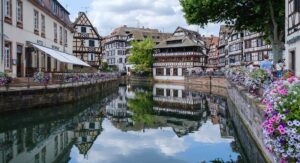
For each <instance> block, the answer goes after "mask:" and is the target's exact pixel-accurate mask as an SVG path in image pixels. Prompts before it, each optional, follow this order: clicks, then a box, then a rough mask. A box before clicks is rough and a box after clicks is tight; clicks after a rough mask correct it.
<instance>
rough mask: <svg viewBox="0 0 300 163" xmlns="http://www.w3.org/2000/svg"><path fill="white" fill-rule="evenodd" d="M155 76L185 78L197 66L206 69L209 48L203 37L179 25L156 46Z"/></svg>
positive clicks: (168, 78)
mask: <svg viewBox="0 0 300 163" xmlns="http://www.w3.org/2000/svg"><path fill="white" fill-rule="evenodd" d="M154 51H155V53H154V54H153V56H154V58H155V61H154V64H153V76H154V78H155V79H156V80H184V75H185V73H187V72H188V71H189V72H190V71H192V70H193V69H195V68H198V69H204V68H205V66H206V63H207V54H206V53H207V49H206V46H205V42H204V41H203V37H202V36H201V35H200V34H199V33H197V32H195V31H191V30H187V29H184V28H182V27H178V28H177V29H176V30H175V32H174V33H173V35H172V36H171V37H170V38H168V39H166V40H164V41H162V42H161V43H160V44H158V45H156V46H155V50H154Z"/></svg>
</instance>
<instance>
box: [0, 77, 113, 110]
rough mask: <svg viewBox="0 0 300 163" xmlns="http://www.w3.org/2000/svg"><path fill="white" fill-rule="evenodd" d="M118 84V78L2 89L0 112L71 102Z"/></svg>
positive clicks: (110, 88) (0, 93)
mask: <svg viewBox="0 0 300 163" xmlns="http://www.w3.org/2000/svg"><path fill="white" fill-rule="evenodd" d="M118 84H119V80H117V79H115V80H109V81H103V82H100V83H93V84H92V83H91V84H82V85H79V86H68V87H55V88H53V87H51V88H47V89H45V88H44V89H42V88H41V89H26V90H12V91H3V92H0V112H7V111H16V110H21V109H22V110H24V109H30V108H37V107H47V106H57V105H61V104H65V103H71V102H74V101H77V100H79V99H82V98H85V97H89V96H93V95H95V94H97V93H100V92H101V91H111V90H112V89H113V87H116V86H118Z"/></svg>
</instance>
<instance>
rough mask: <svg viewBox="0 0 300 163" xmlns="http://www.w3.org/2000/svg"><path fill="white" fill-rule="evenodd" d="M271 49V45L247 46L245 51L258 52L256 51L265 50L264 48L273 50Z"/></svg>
mask: <svg viewBox="0 0 300 163" xmlns="http://www.w3.org/2000/svg"><path fill="white" fill-rule="evenodd" d="M271 49H272V46H271V45H265V46H260V47H253V48H247V49H245V50H244V52H245V53H247V52H256V51H263V50H271Z"/></svg>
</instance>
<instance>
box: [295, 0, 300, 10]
mask: <svg viewBox="0 0 300 163" xmlns="http://www.w3.org/2000/svg"><path fill="white" fill-rule="evenodd" d="M294 11H295V12H300V0H294Z"/></svg>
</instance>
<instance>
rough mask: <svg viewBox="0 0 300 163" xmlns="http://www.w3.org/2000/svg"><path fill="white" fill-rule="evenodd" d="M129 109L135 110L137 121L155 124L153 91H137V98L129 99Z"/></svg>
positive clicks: (148, 124) (134, 117)
mask: <svg viewBox="0 0 300 163" xmlns="http://www.w3.org/2000/svg"><path fill="white" fill-rule="evenodd" d="M128 109H129V110H130V111H132V112H133V117H132V119H133V120H134V121H135V122H137V123H143V124H144V125H146V126H148V127H151V126H154V124H155V119H154V117H153V98H152V92H136V93H135V98H134V99H129V100H128Z"/></svg>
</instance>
